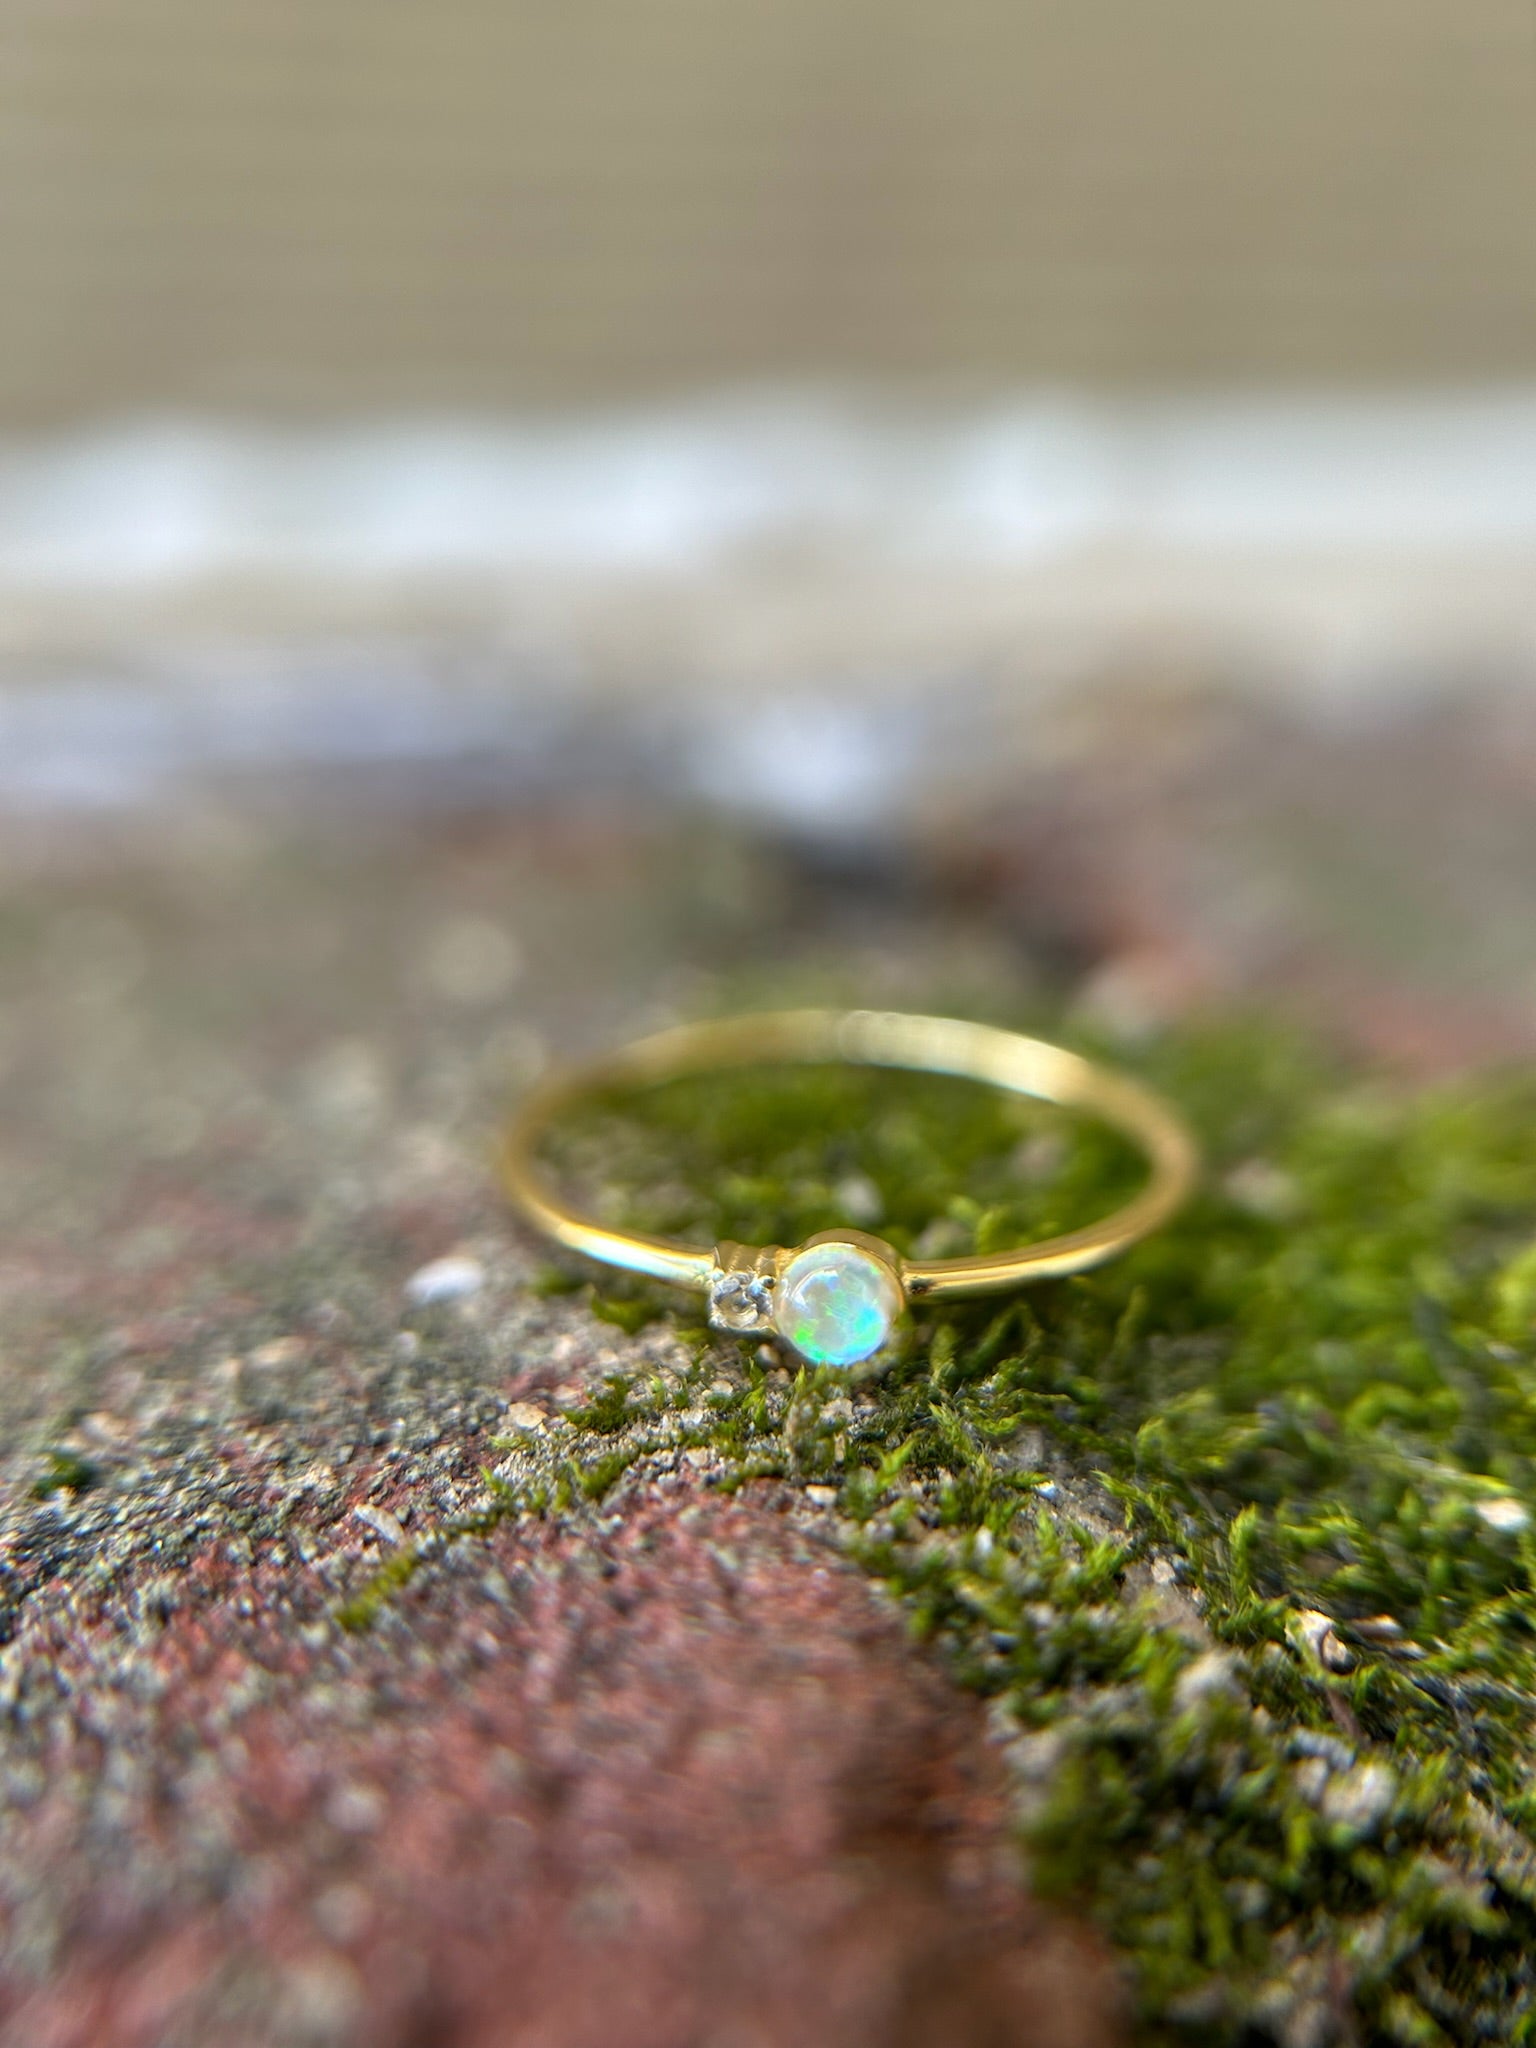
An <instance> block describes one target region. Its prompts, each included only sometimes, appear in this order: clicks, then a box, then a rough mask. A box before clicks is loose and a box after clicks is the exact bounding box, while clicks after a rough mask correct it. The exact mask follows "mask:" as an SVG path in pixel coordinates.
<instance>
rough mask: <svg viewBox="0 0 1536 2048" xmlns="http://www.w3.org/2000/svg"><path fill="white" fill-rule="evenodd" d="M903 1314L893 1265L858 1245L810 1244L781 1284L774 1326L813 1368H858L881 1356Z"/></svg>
mask: <svg viewBox="0 0 1536 2048" xmlns="http://www.w3.org/2000/svg"><path fill="white" fill-rule="evenodd" d="M900 1313H901V1287H900V1283H899V1282H898V1281H897V1279H896V1276H895V1274H894V1273H892V1271H891V1269H890V1267H889V1266H887V1265H886V1264H885V1262H884V1261H883V1260H881V1259H877V1258H875V1257H874V1256H873V1254H872V1253H870V1252H866V1251H863V1250H861V1249H860V1248H859V1246H858V1245H854V1244H838V1243H836V1242H833V1243H829V1244H812V1245H807V1246H806V1247H805V1249H804V1251H799V1252H796V1254H795V1256H794V1257H793V1258H792V1259H791V1260H790V1261H789V1263H788V1265H786V1266H785V1268H784V1271H783V1274H782V1276H781V1277H780V1280H779V1289H778V1300H777V1302H776V1304H775V1307H774V1317H773V1320H774V1327H775V1328H776V1329H777V1331H778V1333H779V1335H780V1336H781V1337H783V1338H784V1339H785V1341H786V1342H787V1343H790V1344H793V1346H794V1347H795V1349H796V1350H797V1351H798V1352H799V1353H800V1355H801V1357H802V1358H806V1359H809V1361H810V1362H811V1364H812V1365H857V1364H858V1362H859V1360H860V1359H861V1358H868V1357H869V1356H870V1354H871V1353H872V1352H875V1351H878V1350H879V1349H880V1346H881V1345H882V1344H883V1343H884V1342H885V1340H886V1338H887V1337H889V1335H890V1334H891V1325H892V1324H893V1323H894V1322H895V1320H896V1318H897V1316H899V1315H900Z"/></svg>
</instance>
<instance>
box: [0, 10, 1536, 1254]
mask: <svg viewBox="0 0 1536 2048" xmlns="http://www.w3.org/2000/svg"><path fill="white" fill-rule="evenodd" d="M1533 114H1536V26H1533V18H1532V16H1531V13H1530V10H1529V8H1528V7H1527V6H1526V5H1524V4H1523V0H1474V4H1472V5H1469V6H1463V7H1459V8H1456V9H1448V8H1445V7H1443V6H1438V5H1434V4H1431V0H1347V4H1344V5H1339V4H1337V0H1297V4H1293V5H1290V6H1287V7H1285V8H1283V9H1282V8H1238V9H1234V8H1232V7H1230V6H1225V5H1221V4H1218V0H1172V4H1169V5H1167V6H1163V7H1159V8H1157V9H1155V10H1152V11H1149V10H1147V9H1145V8H1141V7H1137V6H1134V5H1132V4H1130V0H1088V4H1083V0H1077V4H1074V5H1072V6H1070V7H1068V6H1061V5H1032V6H1027V7H1017V6H1012V7H1004V6H1000V5H992V4H990V0H963V4H960V5H957V6H952V7H947V8H943V9H935V8H932V7H918V6H908V5H906V4H883V5H880V6H878V7H876V6H872V5H867V4H865V0H819V4H816V5H810V4H801V0H779V4H775V5H773V6H766V5H757V4H741V5H736V6H733V7H731V8H729V9H726V8H722V7H718V6H711V5H705V4H702V0H658V4H654V5H645V6H638V7H637V6H617V5H612V4H608V0H579V4H574V5H572V4H565V5H561V6H559V7H554V6H550V5H543V4H535V5H522V6H501V5H491V4H488V0H442V4H439V5H437V6H434V7H433V8H431V9H423V8H419V7H408V6H405V5H402V4H398V0H387V4H384V5H382V6H381V5H374V6H370V7H366V8H365V7H362V6H358V5H354V4H352V0H303V4H302V5H301V4H297V0H262V4H261V5H256V4H254V0H214V4H206V0H199V4H196V5H194V4H192V0H146V4H143V5H140V6H137V7H135V8H133V9H131V10H124V9H122V8H118V7H114V6H111V5H108V4H106V0H69V4H67V5H59V4H55V0H47V4H36V0H27V4H22V5H17V6H12V7H10V8H8V9H7V10H6V11H5V15H4V19H3V21H0V166H3V168H0V278H3V280H4V289H3V297H0V837H3V847H4V851H5V857H6V879H5V881H4V883H3V887H4V889H5V891H6V900H7V905H8V908H7V929H8V930H9V932H10V933H11V944H10V946H9V948H8V951H7V956H6V965H7V968H8V979H9V983H10V986H9V990H8V1000H7V1005H6V1010H5V1023H4V1034H3V1038H4V1042H3V1045H0V1052H3V1054H4V1057H3V1059H0V1087H3V1088H4V1090H5V1095H6V1102H7V1105H8V1107H7V1111H6V1114H7V1122H8V1127H9V1130H10V1134H11V1137H12V1140H13V1142H12V1145H11V1148H10V1150H11V1157H12V1159H13V1162H15V1164H14V1167H13V1173H12V1176H11V1190H12V1195H13V1198H14V1205H13V1206H14V1213H15V1214H16V1215H18V1216H20V1215H22V1214H25V1216H26V1217H27V1218H28V1219H29V1220H31V1221H35V1220H36V1218H37V1217H38V1216H39V1215H40V1214H41V1213H43V1210H44V1209H45V1208H46V1204H44V1203H42V1198H41V1195H40V1193H39V1190H40V1188H42V1187H43V1186H44V1185H46V1184H49V1183H50V1182H51V1181H57V1180H58V1179H59V1178H60V1176H61V1175H62V1179H63V1184H64V1186H65V1188H66V1190H67V1191H68V1193H69V1194H70V1197H71V1199H72V1200H77V1199H79V1198H80V1194H81V1188H82V1186H89V1187H90V1188H92V1189H97V1188H99V1187H100V1186H102V1185H104V1184H107V1183H110V1184H112V1185H128V1184H131V1183H132V1177H133V1174H134V1173H135V1172H137V1171H138V1169H139V1168H140V1166H141V1165H142V1164H143V1161H144V1159H145V1158H146V1157H152V1156H156V1148H157V1147H158V1148H160V1150H162V1151H163V1150H166V1149H167V1148H168V1149H169V1151H170V1152H171V1153H173V1154H174V1153H175V1152H176V1150H177V1147H178V1146H180V1147H181V1148H182V1150H183V1152H185V1153H186V1155H187V1157H188V1158H189V1160H190V1159H192V1158H195V1157H196V1156H198V1154H197V1145H198V1143H199V1142H204V1141H206V1142H211V1141H212V1139H211V1136H210V1134H216V1133H218V1132H219V1131H223V1130H226V1129H228V1128H230V1127H231V1120H232V1119H235V1121H236V1123H237V1122H238V1119H237V1118H235V1110H236V1107H237V1105H239V1104H240V1103H241V1102H242V1101H244V1102H247V1106H248V1101H249V1094H250V1091H249V1088H247V1090H246V1093H245V1094H242V1092H241V1088H240V1087H239V1086H237V1085H236V1083H235V1081H234V1079H233V1078H232V1075H233V1072H234V1070H235V1069H236V1068H239V1067H240V1066H241V1063H242V1062H246V1063H247V1064H249V1063H250V1062H251V1061H257V1062H258V1064H259V1063H260V1060H261V1059H262V1058H269V1059H270V1061H271V1062H272V1064H271V1075H272V1076H276V1075H278V1074H279V1073H282V1074H284V1075H286V1074H287V1073H288V1072H289V1071H290V1070H291V1069H292V1067H293V1063H294V1060H295V1059H296V1058H299V1055H300V1054H302V1058H301V1059H300V1060H299V1064H300V1066H301V1067H302V1064H303V1059H309V1060H310V1061H311V1062H312V1063H314V1062H318V1063H319V1064H318V1067H317V1069H316V1070H317V1071H318V1072H320V1073H321V1075H322V1081H321V1083H317V1084H316V1085H317V1086H320V1087H321V1092H322V1093H323V1092H324V1088H325V1087H326V1086H329V1085H330V1082H327V1081H325V1080H324V1076H325V1075H326V1074H329V1075H330V1081H331V1082H335V1084H336V1086H337V1087H338V1088H340V1090H341V1096H342V1097H343V1098H345V1099H346V1100H347V1101H350V1102H351V1103H352V1106H353V1109H354V1110H357V1112H358V1114H359V1115H362V1109H361V1108H359V1105H362V1106H363V1107H366V1106H367V1105H370V1104H371V1105H372V1111H371V1113H372V1114H373V1115H374V1116H375V1117H376V1120H377V1123H378V1125H379V1127H380V1128H381V1129H387V1128H390V1127H392V1126H397V1125H401V1124H404V1123H409V1122H411V1121H412V1119H413V1118H414V1117H415V1115H416V1112H417V1111H418V1110H420V1109H421V1101H420V1100H418V1099H416V1098H413V1097H411V1096H410V1084H408V1083H407V1082H406V1081H405V1080H404V1079H402V1078H401V1077H402V1075H403V1074H404V1073H406V1072H407V1071H408V1070H411V1066H412V1059H413V1058H414V1057H415V1055H414V1054H411V1055H410V1056H407V1054H406V1053H405V1052H402V1051H400V1050H399V1049H398V1048H395V1049H393V1050H391V1049H390V1048H389V1047H386V1046H383V1044H382V1042H383V1040H387V1039H389V1038H390V1035H391V1033H399V1032H404V1033H405V1034H406V1036H407V1038H409V1034H410V1032H411V1031H412V1030H415V1029H416V1028H417V1026H416V1025H414V1024H410V1023H407V1022H406V1021H404V1020H406V1019H408V1018H410V1017H413V1016H414V1015H415V1012H414V1010H413V1009H412V1007H411V1006H412V1003H413V1002H414V1001H415V1000H416V996H417V995H420V994H421V992H422V991H423V990H425V991H426V994H425V996H424V997H423V1000H425V1001H426V1002H427V1005H428V1010H429V1011H431V1006H432V1004H434V1003H435V1004H437V1005H438V1006H439V1009H440V1010H441V1012H442V1016H443V1017H449V1018H451V1019H452V1020H453V1022H452V1027H451V1030H450V1031H449V1037H450V1039H451V1042H452V1045H453V1047H454V1052H453V1059H454V1060H458V1061H460V1062H461V1063H462V1062H463V1061H470V1062H471V1064H472V1065H473V1067H474V1071H475V1073H476V1074H477V1075H478V1076H479V1077H480V1079H479V1080H478V1081H477V1082H476V1083H475V1084H474V1085H470V1084H468V1083H466V1082H464V1081H463V1079H462V1075H460V1076H459V1078H458V1079H449V1080H442V1081H441V1082H440V1085H439V1084H434V1085H439V1096H440V1097H441V1101H439V1099H438V1097H433V1098H432V1102H433V1103H434V1104H435V1105H436V1106H435V1107H434V1108H433V1110H432V1114H434V1115H436V1114H438V1113H439V1111H440V1110H441V1107H442V1103H443V1102H447V1103H450V1104H452V1105H455V1107H454V1110H453V1114H454V1116H456V1117H458V1118H459V1120H460V1121H459V1124H458V1125H457V1126H456V1128H458V1129H459V1131H460V1133H461V1135H462V1138H463V1142H464V1144H465V1145H466V1147H469V1146H472V1144H474V1143H478V1134H479V1132H480V1130H481V1129H482V1127H483V1122H484V1118H485V1115H486V1114H487V1112H486V1108H485V1103H486V1101H487V1100H488V1099H489V1098H488V1096H487V1095H486V1093H485V1092H484V1091H486V1090H489V1089H490V1088H491V1087H492V1084H493V1080H494V1082H495V1084H496V1085H498V1086H504V1085H505V1080H506V1077H507V1076H508V1075H509V1074H511V1075H513V1076H514V1078H515V1076H516V1075H517V1074H518V1073H520V1072H523V1071H526V1070H528V1068H529V1067H530V1066H531V1065H535V1064H537V1063H538V1061H539V1060H540V1059H541V1058H542V1057H543V1056H544V1054H545V1052H546V1051H547V1050H548V1047H549V1045H550V1044H551V1043H552V1042H554V1041H555V1040H559V1041H562V1042H567V1041H579V1040H584V1039H593V1038H600V1037H602V1036H604V1035H607V1034H608V1033H610V1032H612V1031H615V1030H619V1029H623V1028H627V1027H628V1026H629V1025H630V1024H632V1023H633V1022H634V1021H635V1020H636V1018H637V1017H641V1016H645V1017H649V1016H653V1015H657V1014H670V1013H674V1012H676V1011H677V1010H679V1009H681V1010H688V1009H691V1008H697V1007H698V1006H699V1005H700V1004H701V1003H706V1002H708V1001H710V1000H716V999H719V994H718V983H719V977H720V976H721V975H722V974H723V975H725V976H727V977H734V980H732V982H731V987H732V988H733V989H734V990H735V991H736V992H737V994H738V995H739V994H740V993H741V991H742V990H743V989H744V988H745V986H746V984H745V983H744V982H743V981H742V979H741V977H742V976H743V974H746V975H749V976H750V975H751V974H753V973H756V974H758V975H759V977H760V981H761V990H760V992H761V993H764V994H766V995H768V996H770V997H771V996H772V995H773V994H774V993H775V992H783V991H786V990H788V989H789V988H791V986H793V985H797V984H796V983H795V979H794V977H795V976H796V975H800V976H801V977H802V981H803V979H804V977H805V976H809V977H810V979H811V980H812V981H815V980H816V977H817V976H820V977H821V978H822V980H821V983H819V984H818V985H826V986H831V984H832V983H834V982H835V983H836V984H837V985H838V986H839V987H841V988H843V989H844V990H845V991H846V992H847V993H850V994H860V993H866V994H873V995H901V996H903V997H904V999H905V998H912V999H916V997H917V996H919V995H927V996H931V997H933V998H934V999H938V998H939V997H941V996H945V995H946V994H947V996H948V998H949V999H951V1000H954V1001H956V1002H962V1003H963V1002H970V1003H972V1004H973V1006H974V1005H977V1004H983V1005H984V1004H992V1005H994V1006H996V1005H998V1004H1002V1005H1005V1006H1006V1005H1010V1004H1013V1003H1015V1002H1016V1000H1017V999H1018V998H1019V991H1020V990H1021V989H1025V988H1029V989H1033V990H1034V991H1035V992H1036V993H1037V994H1038V993H1039V992H1040V991H1041V990H1042V989H1044V988H1048V989H1049V990H1050V991H1051V992H1052V993H1051V996H1050V1000H1051V1001H1053V1002H1055V1001H1059V1000H1062V999H1066V1000H1081V1001H1082V1002H1085V1003H1087V1004H1088V1005H1089V1007H1090V1008H1092V1009H1094V1010H1095V1012H1096V1014H1099V1015H1100V1016H1101V1017H1102V1018H1105V1019H1108V1020H1110V1021H1111V1022H1113V1023H1114V1024H1115V1025H1116V1028H1124V1029H1126V1030H1131V1031H1133V1030H1136V1029H1140V1028H1145V1027H1146V1026H1147V1025H1148V1024H1149V1023H1152V1022H1155V1021H1157V1020H1158V1019H1160V1018H1163V1017H1166V1016H1170V1015H1176V1014H1180V1013H1181V1012H1183V1011H1184V1010H1187V1009H1189V1008H1190V1007H1192V1006H1199V1005H1202V1004H1205V1005H1212V1004H1224V1003H1230V1002H1232V1001H1238V1002H1244V1003H1246V1002H1253V1001H1259V1002H1261V1003H1263V1004H1265V1005H1275V1006H1278V1007H1280V1008H1281V1009H1283V1010H1287V1011H1290V1012H1292V1013H1294V1014H1296V1015H1298V1016H1302V1017H1304V1018H1307V1019H1309V1020H1311V1021H1313V1022H1317V1021H1321V1022H1322V1024H1323V1025H1324V1026H1325V1027H1326V1028H1327V1029H1328V1030H1329V1031H1331V1032H1335V1033H1337V1034H1339V1035H1341V1036H1342V1037H1344V1038H1345V1039H1347V1040H1349V1041H1351V1042H1353V1043H1356V1044H1358V1045H1361V1046H1363V1047H1365V1048H1366V1049H1367V1050H1368V1051H1369V1052H1371V1053H1373V1054H1379V1055H1383V1056H1386V1057H1388V1058H1390V1059H1392V1060H1394V1061H1398V1062H1404V1063H1408V1064H1410V1065H1412V1066H1415V1067H1419V1068H1437V1067H1442V1066H1445V1065H1454V1064H1458V1063H1461V1062H1464V1061H1466V1060H1467V1059H1472V1058H1480V1057H1487V1056H1490V1055H1498V1056H1504V1055H1509V1054H1513V1053H1518V1052H1521V1051H1523V1050H1525V1049H1526V1048H1527V1047H1528V1046H1529V1043H1530V1040H1531V1030H1532V1023H1533V1019H1536V959H1533V957H1532V946H1531V932H1532V928H1533V918H1536V690H1533V688H1532V684H1533V679H1536V236H1533V234H1532V228H1531V223H1532V220H1533V218H1536V119H1533ZM467 848H472V851H467V850H466V849H467ZM60 892H62V893H60ZM50 963H52V964H51V965H50ZM296 963H300V964H301V965H302V971H297V969H296ZM423 963H424V964H423ZM796 963H798V964H796ZM215 989H217V990H221V991H223V992H224V994H225V997H226V999H227V1003H228V1008H227V1011H225V1012H220V1013H219V1014H218V1015H217V1016H216V1017H215V1016H214V1015H212V1014H211V1013H210V1003H211V1002H212V992H213V991H214V990H215ZM177 991H181V993H180V994H178V993H177ZM364 991H366V992H367V993H366V995H365V994H364ZM157 1005H158V1007H157ZM432 1014H434V1015H435V1014H436V1012H433V1013H432ZM177 1019H180V1020H181V1021H180V1022H177ZM422 1028H425V1027H424V1026H423V1027H422ZM433 1028H434V1029H435V1028H436V1026H434V1027H433ZM443 1028H444V1029H445V1030H448V1029H449V1027H448V1025H446V1024H445V1025H444V1026H443ZM264 1034H265V1036H264ZM455 1034H457V1035H455ZM410 1042H411V1043H412V1044H413V1045H414V1044H415V1041H414V1040H412V1041H410ZM445 1042H446V1041H445ZM263 1045H265V1046H266V1047H267V1048H268V1050H267V1053H266V1054H261V1053H259V1052H258V1048H259V1047H261V1046H263ZM278 1047H281V1057H279V1055H278V1051H277V1048H278ZM337 1047H340V1048H341V1050H340V1051H339V1052H338V1051H337V1050H336V1048H337ZM381 1047H382V1049H381ZM445 1057H446V1055H445ZM327 1060H329V1061H330V1062H331V1065H330V1067H327V1066H326V1061H327ZM450 1064H452V1062H451V1061H450ZM263 1071H266V1069H263ZM456 1071H457V1070H456ZM155 1072H158V1073H160V1075H161V1077H162V1082H161V1083H155V1082H154V1081H152V1079H151V1075H152V1074H153V1073H155ZM199 1075H200V1076H201V1079H197V1078H196V1077H197V1076H199ZM338 1075H339V1076H340V1079H339V1080H337V1076H338ZM92 1076H94V1077H95V1080H94V1081H92V1079H91V1077H92ZM249 1080H250V1076H249V1074H247V1081H248V1082H249ZM162 1084H163V1085H162ZM252 1085H254V1084H252ZM263 1085H265V1084H263ZM272 1085H273V1087H274V1088H277V1089H278V1092H277V1095H276V1096H274V1097H273V1104H274V1107H273V1111H272V1113H273V1117H274V1118H275V1119H276V1122H277V1123H278V1124H281V1123H282V1122H283V1119H284V1118H285V1117H287V1118H288V1119H289V1120H290V1121H291V1120H292V1117H293V1114H294V1105H293V1101H292V1100H291V1099H290V1097H289V1096H286V1095H283V1093H282V1089H281V1087H279V1086H278V1082H277V1080H276V1079H273V1082H272ZM283 1085H284V1086H286V1082H285V1083H284V1084H283ZM423 1085H425V1084H423ZM348 1089H350V1090H351V1094H350V1096H349V1095H348V1092H347V1091H348ZM402 1090H404V1091H405V1092H404V1093H403V1094H402V1092H401V1091H402ZM257 1093H258V1094H259V1093H260V1090H259V1089H258V1090H257ZM428 1094H430V1089H429V1090H428ZM302 1099H303V1100H306V1101H307V1100H308V1098H307V1097H304V1098H302ZM413 1105H414V1106H413ZM366 1121H367V1119H366V1117H365V1118H364V1122H366ZM178 1134H179V1135H178ZM28 1138H29V1139H30V1142H23V1140H24V1139H28ZM246 1142H248V1140H246ZM109 1156H110V1157H111V1158H112V1159H113V1160H115V1161H116V1162H117V1169H116V1171H115V1172H114V1173H113V1174H106V1172H105V1168H104V1164H103V1162H104V1161H105V1159H107V1158H108V1157H109ZM466 1156H468V1154H467V1153H466ZM123 1176H126V1180H124V1179H123ZM67 1206H68V1203H66V1207H67ZM49 1256H52V1255H51V1254H50V1255H49ZM44 1263H45V1264H46V1263H47V1260H46V1259H45V1261H44Z"/></svg>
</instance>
